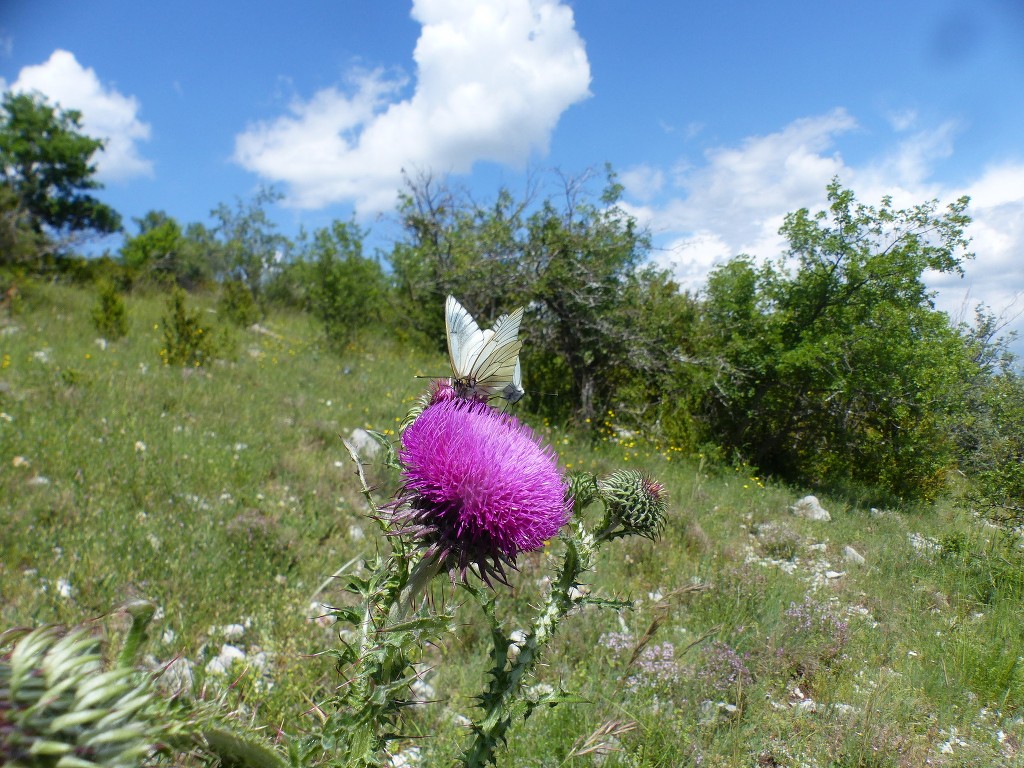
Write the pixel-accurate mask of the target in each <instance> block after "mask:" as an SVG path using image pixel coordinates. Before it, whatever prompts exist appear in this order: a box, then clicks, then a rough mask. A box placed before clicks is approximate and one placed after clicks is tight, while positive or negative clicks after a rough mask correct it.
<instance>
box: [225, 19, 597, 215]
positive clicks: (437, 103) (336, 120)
mask: <svg viewBox="0 0 1024 768" xmlns="http://www.w3.org/2000/svg"><path fill="white" fill-rule="evenodd" d="M412 15H413V18H414V19H416V20H417V21H418V22H420V24H422V27H423V28H422V32H421V33H420V37H419V40H418V41H417V44H416V49H415V51H414V53H413V59H414V61H415V63H416V74H415V81H414V84H413V90H412V93H411V95H408V96H407V97H405V98H402V97H401V95H402V93H403V92H405V90H406V89H407V86H408V85H409V84H408V83H407V82H406V81H405V80H404V79H402V78H398V77H395V76H394V75H389V74H387V73H385V72H383V71H372V72H362V73H357V74H354V75H352V76H351V77H350V79H349V82H348V83H347V84H346V87H345V88H327V89H324V90H321V91H319V92H317V93H316V94H314V95H313V96H312V98H310V99H308V100H296V101H295V102H293V103H292V104H291V106H290V108H289V114H287V115H283V116H281V117H278V118H276V119H274V120H270V121H265V122H260V123H257V124H255V125H252V126H250V127H249V128H248V129H247V130H245V131H244V132H243V133H241V134H239V135H238V136H237V137H236V140H235V155H234V157H235V160H236V162H238V163H239V164H240V165H242V167H244V168H246V169H248V170H250V171H253V172H255V173H258V174H259V175H260V176H262V177H263V178H265V179H267V180H268V181H271V182H279V183H283V184H285V185H286V189H287V201H288V202H289V203H291V204H292V205H295V206H298V207H303V208H320V207H323V206H326V205H329V204H331V203H336V202H352V201H354V202H355V203H356V204H357V206H358V207H359V208H360V210H362V211H363V212H367V211H380V210H385V209H387V208H390V207H391V206H392V205H393V204H394V201H395V193H396V191H397V190H398V188H399V187H400V185H401V178H402V171H403V169H404V170H407V171H410V172H417V171H429V170H434V171H438V172H442V173H465V172H468V171H469V170H470V169H471V168H472V166H473V164H474V163H475V162H477V161H483V160H486V161H493V162H498V163H504V164H509V165H513V166H520V165H522V164H524V163H525V162H526V161H527V160H528V159H529V158H530V157H531V155H532V154H533V153H541V154H543V153H545V152H546V151H547V148H548V142H549V139H550V136H551V133H552V131H553V130H554V128H555V126H556V124H557V123H558V119H559V117H560V116H561V115H562V113H563V112H564V111H565V110H566V109H568V108H569V107H570V106H571V105H572V104H575V103H576V102H578V101H580V100H582V99H585V98H586V97H587V96H589V90H588V89H589V84H590V65H589V63H588V61H587V55H586V51H585V50H584V47H583V42H582V40H581V39H580V37H579V35H578V34H577V33H576V31H575V28H574V19H573V14H572V10H571V9H570V8H569V7H568V6H565V5H562V4H561V3H559V2H557V0H489V1H488V2H478V1H477V0H415V2H414V3H413V11H412Z"/></svg>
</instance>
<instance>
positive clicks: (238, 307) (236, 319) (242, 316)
mask: <svg viewBox="0 0 1024 768" xmlns="http://www.w3.org/2000/svg"><path fill="white" fill-rule="evenodd" d="M217 311H218V312H219V313H220V314H222V315H223V316H224V317H226V318H227V319H228V320H230V321H231V322H232V323H234V324H235V325H237V326H239V327H240V328H248V327H249V326H250V325H252V324H253V323H256V322H258V321H259V319H260V308H259V307H258V306H256V299H254V298H253V295H252V291H250V290H249V288H248V287H247V286H246V285H245V283H243V282H242V281H241V280H228V281H227V282H225V283H224V285H223V287H222V288H221V292H220V301H218V302H217Z"/></svg>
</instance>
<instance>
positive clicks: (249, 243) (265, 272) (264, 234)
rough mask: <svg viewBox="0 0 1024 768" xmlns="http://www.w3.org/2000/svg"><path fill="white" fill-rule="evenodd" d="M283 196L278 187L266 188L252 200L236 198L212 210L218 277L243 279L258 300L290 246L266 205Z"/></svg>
mask: <svg viewBox="0 0 1024 768" xmlns="http://www.w3.org/2000/svg"><path fill="white" fill-rule="evenodd" d="M281 197H282V195H281V193H280V192H278V191H277V190H275V189H268V188H263V189H260V190H259V191H258V192H257V193H256V194H255V195H254V196H253V198H252V199H251V200H249V201H243V200H237V201H236V202H235V205H234V207H230V206H228V205H225V204H223V203H222V204H221V205H219V206H217V208H215V209H214V210H213V211H212V212H211V215H212V216H213V217H214V219H215V220H216V221H217V225H216V227H214V232H215V233H216V235H217V238H218V240H219V242H220V249H221V254H220V255H221V260H220V263H219V264H218V267H220V269H219V270H218V273H217V275H216V276H217V277H218V278H221V279H229V278H231V279H236V280H241V281H242V282H243V283H245V285H246V287H248V289H249V291H250V292H251V293H252V295H253V298H254V299H256V301H257V302H260V301H261V299H262V295H263V286H264V282H265V281H266V280H267V278H268V277H269V275H270V273H271V271H272V270H273V268H274V265H275V264H277V263H278V262H280V261H284V260H285V254H286V251H287V250H288V248H289V246H290V243H289V242H288V239H287V238H286V237H284V236H283V235H281V234H280V233H279V232H277V231H276V229H277V227H276V225H275V224H274V223H273V222H272V221H271V220H270V216H269V215H268V214H267V206H268V205H272V204H273V203H275V202H277V201H278V200H280V199H281Z"/></svg>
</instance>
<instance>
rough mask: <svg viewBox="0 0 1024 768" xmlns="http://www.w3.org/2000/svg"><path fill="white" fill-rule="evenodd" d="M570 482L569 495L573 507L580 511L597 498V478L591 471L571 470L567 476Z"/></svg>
mask: <svg viewBox="0 0 1024 768" xmlns="http://www.w3.org/2000/svg"><path fill="white" fill-rule="evenodd" d="M565 479H566V481H568V483H569V492H568V493H569V496H571V497H572V500H573V509H574V510H576V511H577V512H579V511H580V510H582V509H584V508H586V507H587V506H588V505H589V504H590V502H592V501H593V500H594V499H596V498H597V479H596V478H595V477H594V475H592V474H591V473H590V472H569V473H567V474H566V476H565Z"/></svg>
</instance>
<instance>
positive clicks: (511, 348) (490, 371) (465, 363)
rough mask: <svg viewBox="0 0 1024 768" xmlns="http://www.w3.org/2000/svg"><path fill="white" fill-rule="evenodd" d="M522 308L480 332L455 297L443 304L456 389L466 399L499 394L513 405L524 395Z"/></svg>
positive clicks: (449, 357)
mask: <svg viewBox="0 0 1024 768" xmlns="http://www.w3.org/2000/svg"><path fill="white" fill-rule="evenodd" d="M522 320H523V308H522V307H520V308H519V309H517V310H516V311H515V312H512V313H510V314H507V315H502V316H501V317H499V318H498V319H497V321H495V323H494V327H493V328H490V329H488V330H486V331H481V330H480V326H479V325H477V324H476V320H474V319H473V316H472V315H471V314H469V312H467V311H466V309H465V307H463V306H462V305H461V304H459V302H458V301H457V300H456V299H455V297H454V296H449V297H448V300H447V301H446V302H445V305H444V324H445V330H446V331H447V332H448V359H449V360H450V361H451V364H452V374H453V377H452V379H453V383H454V385H455V389H456V390H458V392H459V394H460V395H462V396H463V397H474V396H477V395H484V396H485V397H491V396H493V395H500V396H501V397H503V398H505V399H506V400H508V401H509V402H510V403H514V402H516V401H517V400H519V399H520V398H521V397H522V396H523V394H524V391H523V385H522V371H521V369H520V367H519V350H520V349H521V348H522V346H523V342H521V341H520V340H519V324H520V323H521V322H522Z"/></svg>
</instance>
